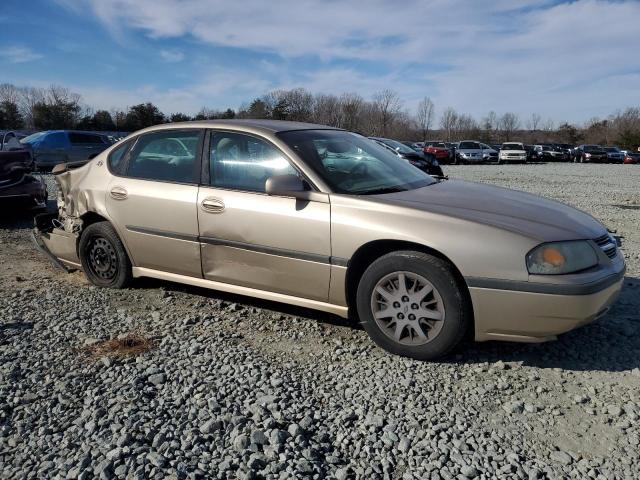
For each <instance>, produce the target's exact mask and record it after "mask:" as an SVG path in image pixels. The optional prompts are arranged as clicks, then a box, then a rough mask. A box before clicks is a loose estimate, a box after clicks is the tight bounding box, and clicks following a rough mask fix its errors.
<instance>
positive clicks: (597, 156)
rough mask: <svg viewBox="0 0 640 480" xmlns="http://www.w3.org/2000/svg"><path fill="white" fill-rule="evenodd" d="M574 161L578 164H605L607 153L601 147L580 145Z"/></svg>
mask: <svg viewBox="0 0 640 480" xmlns="http://www.w3.org/2000/svg"><path fill="white" fill-rule="evenodd" d="M573 161H574V162H576V163H588V162H589V163H605V162H607V161H608V157H607V152H606V151H605V150H604V149H603V148H602V147H601V146H600V145H580V146H579V147H576V149H575V154H574V157H573Z"/></svg>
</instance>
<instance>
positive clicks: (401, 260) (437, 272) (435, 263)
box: [356, 251, 473, 360]
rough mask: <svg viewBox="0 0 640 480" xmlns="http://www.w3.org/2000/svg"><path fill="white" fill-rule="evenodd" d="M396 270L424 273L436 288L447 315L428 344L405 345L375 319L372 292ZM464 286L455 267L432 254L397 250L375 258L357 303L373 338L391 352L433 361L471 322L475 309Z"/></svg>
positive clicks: (455, 342)
mask: <svg viewBox="0 0 640 480" xmlns="http://www.w3.org/2000/svg"><path fill="white" fill-rule="evenodd" d="M394 272H410V273H414V274H417V275H420V276H422V277H423V278H425V279H426V280H428V281H429V282H430V283H431V284H432V285H433V287H435V289H437V291H438V293H439V295H440V297H441V299H442V302H443V304H444V309H445V314H444V319H443V320H441V321H442V322H443V324H442V326H441V329H440V331H439V332H438V333H437V335H436V336H435V337H434V338H433V339H431V340H430V341H429V342H428V343H424V344H421V345H405V344H402V343H400V342H397V341H395V340H394V339H392V338H390V337H389V336H388V335H387V334H385V333H384V332H383V330H382V329H381V327H380V326H379V325H378V323H377V322H376V320H375V318H374V315H373V311H372V305H371V301H372V294H373V290H374V288H375V287H376V285H377V283H378V282H379V281H380V280H381V279H383V278H385V276H387V275H390V274H393V273H394ZM464 288H465V287H464V286H463V285H460V283H459V282H458V281H457V280H456V276H455V274H454V270H453V268H452V266H451V265H450V264H449V263H447V262H445V261H443V260H441V259H439V258H437V257H434V256H432V255H429V254H426V253H422V252H416V251H398V252H392V253H389V254H387V255H384V256H382V257H380V258H378V259H377V260H375V261H374V262H373V263H372V264H371V265H370V266H369V267H368V268H367V270H366V271H365V272H364V274H363V275H362V278H361V279H360V283H359V284H358V290H357V294H356V295H357V296H356V304H357V311H358V316H359V318H360V322H361V324H362V326H363V327H364V329H365V330H366V332H367V333H368V334H369V336H370V337H371V339H372V340H373V341H374V342H375V343H376V344H377V345H379V346H380V347H382V348H383V349H385V350H387V351H388V352H391V353H394V354H396V355H401V356H404V357H410V358H415V359H417V360H432V359H435V358H438V357H442V356H444V355H446V354H448V353H449V352H451V351H452V350H453V349H454V348H455V347H456V346H457V345H458V344H459V343H460V341H461V340H462V339H463V338H464V336H465V334H466V333H467V331H468V329H469V327H470V325H471V324H472V316H473V313H472V308H471V304H470V300H469V297H468V295H467V294H466V293H465V292H464V290H463V289H464Z"/></svg>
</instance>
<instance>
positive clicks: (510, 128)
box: [498, 112, 520, 142]
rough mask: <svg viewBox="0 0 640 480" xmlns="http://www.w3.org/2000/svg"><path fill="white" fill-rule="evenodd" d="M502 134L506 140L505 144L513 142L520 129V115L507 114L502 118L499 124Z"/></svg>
mask: <svg viewBox="0 0 640 480" xmlns="http://www.w3.org/2000/svg"><path fill="white" fill-rule="evenodd" d="M498 124H499V128H500V132H501V133H502V136H503V138H504V141H505V142H508V141H509V140H511V138H512V136H513V134H514V133H515V132H516V130H518V129H519V128H520V119H519V118H518V115H516V114H515V113H512V112H507V113H505V114H504V115H502V117H500V121H499V122H498Z"/></svg>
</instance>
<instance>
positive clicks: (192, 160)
mask: <svg viewBox="0 0 640 480" xmlns="http://www.w3.org/2000/svg"><path fill="white" fill-rule="evenodd" d="M202 139H203V130H195V129H189V130H162V131H159V132H153V133H147V134H144V135H141V136H140V137H138V141H137V142H136V144H135V146H134V147H133V149H132V150H131V153H130V155H129V161H128V164H129V165H128V168H127V176H129V177H133V178H141V179H146V180H160V181H167V182H177V183H198V179H199V177H200V152H201V150H202V147H201V145H202Z"/></svg>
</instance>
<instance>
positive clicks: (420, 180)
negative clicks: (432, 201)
mask: <svg viewBox="0 0 640 480" xmlns="http://www.w3.org/2000/svg"><path fill="white" fill-rule="evenodd" d="M278 136H279V137H280V138H281V139H282V140H283V141H284V142H285V143H286V144H287V145H289V147H291V149H293V150H295V151H296V153H297V154H298V155H299V156H300V158H302V160H303V161H304V162H305V163H306V164H307V165H308V166H309V167H310V168H311V169H313V171H315V172H316V173H317V174H318V175H319V176H320V177H322V179H323V180H324V181H325V182H326V183H327V184H328V185H329V187H331V189H332V190H333V191H334V192H336V193H347V194H356V195H367V194H369V195H371V194H377V193H390V192H398V191H404V190H412V189H414V188H420V187H424V186H426V185H431V184H433V183H436V181H435V180H434V179H433V177H431V176H429V175H427V174H426V173H424V172H422V171H421V170H418V169H417V168H415V167H414V166H412V165H411V164H410V163H409V162H407V161H406V160H403V159H402V158H400V157H398V156H397V155H394V154H393V153H392V152H390V151H389V150H387V149H386V148H384V147H382V146H380V145H378V144H377V143H375V142H372V141H370V140H369V139H367V138H365V137H362V136H361V135H357V134H355V133H350V132H344V131H340V130H293V131H289V132H281V133H279V134H278Z"/></svg>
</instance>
